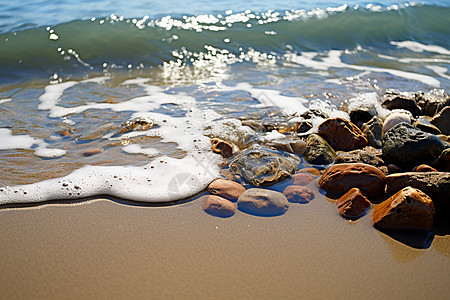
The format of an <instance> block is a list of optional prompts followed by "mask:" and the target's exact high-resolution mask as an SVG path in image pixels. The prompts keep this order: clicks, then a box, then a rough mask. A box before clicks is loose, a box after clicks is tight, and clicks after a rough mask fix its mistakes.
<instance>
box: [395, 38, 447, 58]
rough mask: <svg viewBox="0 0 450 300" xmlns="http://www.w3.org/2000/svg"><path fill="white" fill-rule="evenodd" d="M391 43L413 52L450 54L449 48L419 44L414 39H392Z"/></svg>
mask: <svg viewBox="0 0 450 300" xmlns="http://www.w3.org/2000/svg"><path fill="white" fill-rule="evenodd" d="M391 45H394V46H397V48H406V49H408V50H411V51H414V52H424V51H426V52H434V53H439V54H443V55H450V50H447V49H445V48H444V47H440V46H435V45H425V44H421V43H418V42H415V41H402V42H395V41H392V42H391Z"/></svg>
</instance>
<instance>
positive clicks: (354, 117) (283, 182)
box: [201, 90, 450, 240]
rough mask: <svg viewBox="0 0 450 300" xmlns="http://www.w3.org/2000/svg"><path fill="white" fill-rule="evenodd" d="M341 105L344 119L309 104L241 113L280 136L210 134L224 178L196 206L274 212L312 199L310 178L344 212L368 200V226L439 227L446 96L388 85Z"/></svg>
mask: <svg viewBox="0 0 450 300" xmlns="http://www.w3.org/2000/svg"><path fill="white" fill-rule="evenodd" d="M341 109H342V110H343V111H345V112H347V113H348V116H349V120H347V119H345V118H341V117H328V116H326V115H325V114H324V113H323V112H319V111H317V110H309V111H308V112H306V113H304V114H303V115H302V116H301V118H300V119H299V118H297V119H296V122H295V123H292V122H290V123H289V122H287V123H286V124H276V125H272V126H270V125H269V126H268V125H267V124H263V123H262V122H258V120H244V121H243V122H242V125H244V126H249V127H250V128H252V129H253V130H255V131H257V132H262V133H264V132H275V134H279V136H281V135H284V137H282V138H277V139H272V140H269V141H262V142H261V141H255V143H253V144H252V143H247V145H246V147H241V149H239V147H237V146H236V145H235V144H234V143H233V142H231V141H226V140H220V139H216V138H215V139H212V140H211V143H212V150H213V152H216V153H219V154H221V155H222V156H223V157H224V163H223V169H222V175H223V178H221V179H216V180H215V181H213V182H212V183H211V184H210V185H209V187H208V189H207V190H208V194H207V195H204V196H202V197H201V201H203V204H204V205H203V209H204V211H205V212H207V213H208V214H210V215H212V216H216V217H222V218H226V217H231V216H233V215H234V214H235V211H236V209H238V210H240V211H242V212H244V213H248V214H251V215H256V216H265V217H271V216H279V215H282V214H284V213H285V212H286V211H287V210H288V208H289V205H295V204H296V203H301V204H307V203H309V202H310V201H311V200H313V199H314V198H315V195H314V192H313V191H312V190H311V189H310V188H309V187H308V185H310V184H318V185H319V187H320V189H321V190H320V191H321V193H323V194H324V195H326V197H327V198H328V199H330V200H332V201H335V203H336V209H337V211H338V212H339V213H340V214H341V216H342V217H343V218H345V219H347V220H350V221H356V220H357V219H359V218H361V217H363V216H364V215H366V214H367V212H368V211H369V210H370V209H371V208H373V214H372V218H373V226H374V227H375V228H377V229H378V230H381V231H386V232H389V231H393V232H394V233H393V234H391V236H393V237H394V236H397V234H398V232H403V231H405V232H406V231H408V233H410V232H411V231H413V232H417V233H418V234H423V231H427V232H436V231H437V232H440V233H441V234H448V221H447V220H448V219H449V215H450V143H449V141H450V136H449V135H450V96H449V95H448V94H447V93H445V92H442V91H441V92H440V93H438V92H430V93H424V92H415V93H413V92H408V93H405V92H397V91H393V90H387V91H385V92H384V94H383V95H382V96H379V97H377V99H376V100H374V101H371V102H370V101H369V102H367V101H366V102H364V103H358V99H353V100H350V101H347V102H345V103H344V105H343V107H342V108H341ZM317 120H321V122H319V123H318V122H317ZM314 123H317V124H318V126H314ZM398 240H401V238H398Z"/></svg>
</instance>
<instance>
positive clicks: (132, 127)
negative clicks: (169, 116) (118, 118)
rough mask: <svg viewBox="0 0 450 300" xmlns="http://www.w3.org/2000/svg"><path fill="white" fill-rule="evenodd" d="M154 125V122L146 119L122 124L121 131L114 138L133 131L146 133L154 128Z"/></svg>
mask: <svg viewBox="0 0 450 300" xmlns="http://www.w3.org/2000/svg"><path fill="white" fill-rule="evenodd" d="M153 125H154V123H153V120H149V119H145V118H136V119H134V120H131V121H126V122H124V123H122V125H121V127H120V129H119V130H117V131H116V132H115V133H114V136H116V135H120V134H124V133H127V132H131V131H145V130H148V129H150V128H152V127H153Z"/></svg>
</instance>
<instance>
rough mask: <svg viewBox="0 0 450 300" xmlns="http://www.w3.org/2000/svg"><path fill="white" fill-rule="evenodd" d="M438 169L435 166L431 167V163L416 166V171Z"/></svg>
mask: <svg viewBox="0 0 450 300" xmlns="http://www.w3.org/2000/svg"><path fill="white" fill-rule="evenodd" d="M437 171H438V170H436V169H435V168H433V167H430V166H429V165H425V164H422V165H418V166H417V167H415V168H414V172H437Z"/></svg>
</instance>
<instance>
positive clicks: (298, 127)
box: [294, 120, 313, 133]
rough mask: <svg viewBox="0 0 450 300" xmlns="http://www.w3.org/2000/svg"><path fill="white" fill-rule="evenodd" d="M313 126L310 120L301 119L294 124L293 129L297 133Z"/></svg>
mask: <svg viewBox="0 0 450 300" xmlns="http://www.w3.org/2000/svg"><path fill="white" fill-rule="evenodd" d="M311 128H313V124H312V123H311V122H310V121H307V120H305V121H301V122H297V123H296V124H295V127H294V130H295V132H297V133H305V132H307V131H309V130H310V129H311Z"/></svg>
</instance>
